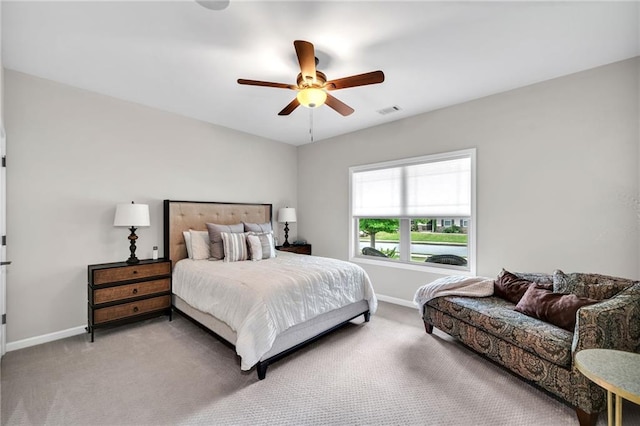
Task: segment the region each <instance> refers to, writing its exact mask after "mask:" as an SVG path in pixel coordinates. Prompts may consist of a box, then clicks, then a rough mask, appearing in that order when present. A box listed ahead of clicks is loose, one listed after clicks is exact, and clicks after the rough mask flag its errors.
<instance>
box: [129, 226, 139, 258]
mask: <svg viewBox="0 0 640 426" xmlns="http://www.w3.org/2000/svg"><path fill="white" fill-rule="evenodd" d="M136 229H137V228H134V227H133V226H132V227H131V228H129V231H131V234H130V235H129V251H130V252H131V256H129V259H127V263H128V264H129V265H135V264H136V263H139V262H140V259H138V258H137V257H136V240H137V239H138V236H137V235H136Z"/></svg>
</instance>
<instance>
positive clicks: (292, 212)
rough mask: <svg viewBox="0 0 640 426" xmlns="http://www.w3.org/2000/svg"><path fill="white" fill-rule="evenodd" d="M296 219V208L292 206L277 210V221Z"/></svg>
mask: <svg viewBox="0 0 640 426" xmlns="http://www.w3.org/2000/svg"><path fill="white" fill-rule="evenodd" d="M295 221H296V209H294V208H293V207H284V208H282V209H280V210H278V222H289V223H292V222H295Z"/></svg>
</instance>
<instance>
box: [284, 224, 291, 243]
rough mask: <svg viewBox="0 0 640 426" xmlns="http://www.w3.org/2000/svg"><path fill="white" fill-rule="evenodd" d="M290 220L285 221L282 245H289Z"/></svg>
mask: <svg viewBox="0 0 640 426" xmlns="http://www.w3.org/2000/svg"><path fill="white" fill-rule="evenodd" d="M290 245H291V244H289V222H285V223H284V243H282V247H289V246H290Z"/></svg>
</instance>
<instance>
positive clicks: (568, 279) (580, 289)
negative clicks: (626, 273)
mask: <svg viewBox="0 0 640 426" xmlns="http://www.w3.org/2000/svg"><path fill="white" fill-rule="evenodd" d="M636 282H637V281H633V280H629V279H626V278H618V277H611V276H608V275H600V274H583V273H579V272H574V273H571V274H565V273H564V272H562V271H561V270H560V269H557V270H556V271H554V272H553V291H554V292H555V293H564V294H567V293H571V294H575V295H576V296H580V297H590V298H592V299H596V300H604V299H610V298H611V297H613V296H615V295H616V294H618V293H620V292H621V291H623V290H625V289H627V288H629V287H631V286H632V285H634V284H635V283H636Z"/></svg>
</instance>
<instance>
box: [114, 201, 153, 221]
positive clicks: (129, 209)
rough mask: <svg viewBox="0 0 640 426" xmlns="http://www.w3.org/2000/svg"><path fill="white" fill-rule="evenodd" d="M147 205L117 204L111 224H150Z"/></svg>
mask: <svg viewBox="0 0 640 426" xmlns="http://www.w3.org/2000/svg"><path fill="white" fill-rule="evenodd" d="M150 225H151V222H150V220H149V206H148V205H147V204H134V203H131V204H118V205H117V206H116V217H115V218H114V219H113V226H126V227H131V226H134V227H137V226H150Z"/></svg>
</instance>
